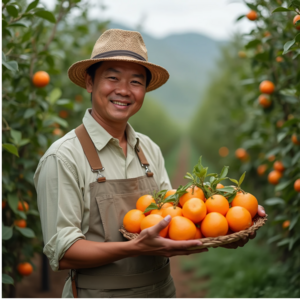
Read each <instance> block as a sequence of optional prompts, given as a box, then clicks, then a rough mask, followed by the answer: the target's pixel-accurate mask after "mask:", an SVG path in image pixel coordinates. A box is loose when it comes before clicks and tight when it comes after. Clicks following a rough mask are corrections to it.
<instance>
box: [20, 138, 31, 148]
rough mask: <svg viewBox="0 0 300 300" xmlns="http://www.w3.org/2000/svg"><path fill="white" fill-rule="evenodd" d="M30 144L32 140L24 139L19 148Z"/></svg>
mask: <svg viewBox="0 0 300 300" xmlns="http://www.w3.org/2000/svg"><path fill="white" fill-rule="evenodd" d="M28 143H30V140H29V139H23V140H21V142H20V143H19V147H20V146H24V145H26V144H28Z"/></svg>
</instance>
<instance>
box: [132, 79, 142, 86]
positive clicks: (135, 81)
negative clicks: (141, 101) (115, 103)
mask: <svg viewBox="0 0 300 300" xmlns="http://www.w3.org/2000/svg"><path fill="white" fill-rule="evenodd" d="M132 82H133V83H138V84H141V85H142V83H141V82H139V81H136V80H134V81H132Z"/></svg>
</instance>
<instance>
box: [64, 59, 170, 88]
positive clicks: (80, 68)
mask: <svg viewBox="0 0 300 300" xmlns="http://www.w3.org/2000/svg"><path fill="white" fill-rule="evenodd" d="M100 61H127V62H132V63H136V64H139V65H142V66H144V67H146V68H147V69H149V71H150V72H151V75H152V78H151V81H150V83H149V85H148V87H147V89H146V92H150V91H153V90H155V89H157V88H159V87H160V86H162V85H163V84H165V83H166V82H167V80H168V79H169V77H170V75H169V73H168V71H167V70H166V69H164V68H162V67H160V66H158V65H155V64H152V63H149V62H147V61H141V60H137V59H134V58H130V57H128V56H115V57H107V58H97V59H86V60H81V61H78V62H76V63H74V64H73V65H72V66H71V67H70V68H69V70H68V75H69V78H70V80H71V81H73V82H74V83H75V84H77V85H79V86H80V87H82V88H84V89H85V88H86V86H85V74H86V70H87V68H88V67H90V66H91V65H93V64H95V63H97V62H100Z"/></svg>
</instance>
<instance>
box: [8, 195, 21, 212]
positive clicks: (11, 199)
mask: <svg viewBox="0 0 300 300" xmlns="http://www.w3.org/2000/svg"><path fill="white" fill-rule="evenodd" d="M7 202H8V205H9V207H10V208H11V209H12V210H13V211H14V212H16V211H17V207H18V203H19V199H18V197H17V195H15V194H8V196H7Z"/></svg>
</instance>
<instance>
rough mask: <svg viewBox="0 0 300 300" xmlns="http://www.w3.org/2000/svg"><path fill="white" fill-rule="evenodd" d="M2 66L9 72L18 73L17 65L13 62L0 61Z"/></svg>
mask: <svg viewBox="0 0 300 300" xmlns="http://www.w3.org/2000/svg"><path fill="white" fill-rule="evenodd" d="M2 65H3V66H4V67H6V68H7V69H8V70H10V71H14V72H16V71H19V66H18V63H17V62H16V61H14V60H11V61H2Z"/></svg>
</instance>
